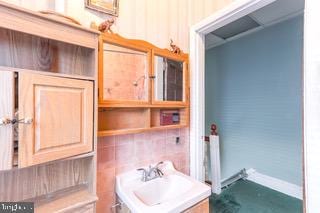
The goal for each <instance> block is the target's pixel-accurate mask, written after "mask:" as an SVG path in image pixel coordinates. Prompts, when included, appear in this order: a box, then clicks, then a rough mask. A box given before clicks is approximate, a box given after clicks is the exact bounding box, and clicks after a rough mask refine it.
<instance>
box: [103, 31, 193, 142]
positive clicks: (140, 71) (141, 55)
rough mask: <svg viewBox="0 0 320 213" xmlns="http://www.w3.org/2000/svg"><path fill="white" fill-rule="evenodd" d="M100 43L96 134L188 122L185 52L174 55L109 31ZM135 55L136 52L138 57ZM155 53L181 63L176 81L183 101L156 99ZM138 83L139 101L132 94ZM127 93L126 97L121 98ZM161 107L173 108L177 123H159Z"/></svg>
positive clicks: (186, 62)
mask: <svg viewBox="0 0 320 213" xmlns="http://www.w3.org/2000/svg"><path fill="white" fill-rule="evenodd" d="M99 46H100V48H99V115H98V130H99V131H98V136H99V137H104V136H110V135H121V134H132V133H141V132H147V131H156V130H165V129H175V128H182V127H187V126H188V125H189V70H188V55H187V54H184V53H180V54H175V53H173V52H171V51H169V50H167V49H160V48H158V47H156V46H154V45H153V44H151V43H148V42H146V41H141V40H130V39H126V38H123V37H121V36H119V35H117V34H113V33H108V32H106V33H102V34H101V36H100V44H99ZM119 50H121V51H119ZM117 51H118V52H117ZM134 54H137V57H135V56H134ZM156 56H160V57H164V58H167V59H168V60H169V59H170V60H172V61H178V63H181V65H182V69H181V71H180V73H182V74H181V75H180V78H179V80H180V82H181V81H182V82H181V83H180V88H182V91H181V90H180V93H179V94H182V95H180V97H181V96H182V100H179V101H160V100H156V99H157V98H156V97H155V94H154V93H155V91H156V85H155V78H156V73H155V72H156V71H155V69H156V68H155V63H156V62H155V61H156V58H155V57H156ZM134 60H137V61H134ZM134 64H138V65H137V66H134ZM143 64H144V65H145V66H143ZM141 76H142V77H141ZM161 84H162V83H160V85H159V86H160V87H161ZM146 85H147V87H146ZM139 86H140V91H139V90H138V91H139V92H140V94H143V97H144V98H143V99H142V100H139V99H138V98H137V97H138V96H136V95H134V94H135V91H137V89H138V88H139ZM178 88H179V87H178ZM157 89H158V90H159V89H160V88H159V87H158V88H157ZM126 91H129V92H128V94H123V93H126ZM159 91H161V89H160V90H159ZM118 93H121V96H120V97H122V99H120V100H119V99H116V98H118V97H119V96H118V95H117V94H118ZM138 94H139V93H138ZM126 96H128V97H127V98H124V97H126ZM146 96H147V97H148V98H147V99H146V98H145V97H146ZM162 110H174V111H176V112H177V113H178V114H179V117H180V120H179V122H176V123H171V124H170V125H165V123H161V122H160V120H161V116H160V112H161V111H162Z"/></svg>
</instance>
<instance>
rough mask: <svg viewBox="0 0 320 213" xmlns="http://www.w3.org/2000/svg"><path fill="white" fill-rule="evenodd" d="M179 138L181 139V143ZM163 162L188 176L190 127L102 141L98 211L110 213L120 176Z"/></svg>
mask: <svg viewBox="0 0 320 213" xmlns="http://www.w3.org/2000/svg"><path fill="white" fill-rule="evenodd" d="M176 137H179V138H180V142H179V143H178V144H176ZM164 160H171V161H172V162H173V163H174V165H175V167H176V168H177V169H178V170H180V171H182V172H184V173H186V174H189V129H188V128H183V129H173V130H164V131H154V132H147V133H140V134H130V135H119V136H110V137H103V138H99V142H98V174H97V194H98V197H99V201H98V203H97V212H98V213H105V212H111V210H110V206H112V205H113V204H114V203H115V176H116V175H117V174H119V173H122V172H125V171H128V170H132V169H135V168H138V167H141V166H146V165H149V164H151V163H157V162H159V161H164Z"/></svg>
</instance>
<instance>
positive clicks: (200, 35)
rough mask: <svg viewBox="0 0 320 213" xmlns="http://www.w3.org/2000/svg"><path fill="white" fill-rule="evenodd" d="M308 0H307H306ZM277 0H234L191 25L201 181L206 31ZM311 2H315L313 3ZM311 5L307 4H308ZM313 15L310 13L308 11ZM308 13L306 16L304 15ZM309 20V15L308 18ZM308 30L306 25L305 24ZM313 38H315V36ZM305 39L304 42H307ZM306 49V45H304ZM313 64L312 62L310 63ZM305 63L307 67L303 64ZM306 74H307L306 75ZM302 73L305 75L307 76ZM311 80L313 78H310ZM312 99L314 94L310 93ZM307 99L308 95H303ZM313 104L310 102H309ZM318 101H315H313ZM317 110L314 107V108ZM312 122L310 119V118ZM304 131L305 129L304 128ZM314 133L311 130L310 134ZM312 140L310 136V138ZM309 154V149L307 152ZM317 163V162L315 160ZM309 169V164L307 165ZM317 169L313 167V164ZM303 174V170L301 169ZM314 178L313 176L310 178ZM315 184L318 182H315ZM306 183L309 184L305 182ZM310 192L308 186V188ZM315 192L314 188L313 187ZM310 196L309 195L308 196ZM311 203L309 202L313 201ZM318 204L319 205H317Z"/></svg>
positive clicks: (194, 159)
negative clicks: (234, 0)
mask: <svg viewBox="0 0 320 213" xmlns="http://www.w3.org/2000/svg"><path fill="white" fill-rule="evenodd" d="M307 1H308V0H307ZM273 2H274V1H271V0H270V1H263V0H262V1H253V0H252V1H236V2H234V3H232V4H231V5H230V6H229V7H227V8H226V9H224V10H222V11H219V12H217V13H216V14H214V15H213V16H211V17H208V18H207V19H205V20H203V21H202V22H200V23H198V24H196V25H194V26H193V27H192V28H191V35H190V39H191V43H190V62H191V71H192V77H191V80H192V81H191V83H192V86H191V105H192V106H191V107H192V109H191V135H190V138H191V144H190V145H191V147H190V148H191V165H190V166H191V175H192V176H193V177H195V178H197V179H198V180H202V181H204V180H205V167H204V166H203V162H204V158H205V145H204V143H203V136H204V135H205V129H206V126H205V122H204V120H205V118H206V117H205V98H204V94H205V93H204V91H205V86H204V82H205V73H204V70H205V61H204V57H205V37H206V35H207V34H209V33H211V32H213V31H215V30H217V29H219V28H221V27H223V26H225V25H227V24H230V23H232V22H234V21H236V20H238V19H240V18H242V17H244V16H247V15H249V14H251V13H253V12H255V11H257V10H259V9H261V8H263V7H265V6H267V5H269V4H271V3H273ZM310 4H312V3H310ZM307 5H308V4H307ZM315 6H320V5H319V4H318V5H316V4H315V5H313V7H311V6H310V5H309V7H306V9H307V11H308V8H310V9H311V8H313V9H314V7H315ZM308 15H309V16H311V14H308ZM312 15H313V16H312V17H313V18H314V17H316V14H315V12H314V13H312ZM305 16H306V15H305ZM309 19H310V17H309ZM305 29H306V27H305ZM313 38H314V37H313ZM304 42H305V41H304ZM310 47H311V46H310ZM304 50H305V47H304ZM304 52H305V53H306V51H304ZM310 63H311V62H310ZM304 66H306V65H305V64H304ZM304 75H305V74H304ZM304 75H303V76H304ZM310 80H311V79H310ZM304 82H306V78H304ZM302 87H303V88H304V96H305V95H306V86H305V85H302ZM308 97H309V98H311V96H308ZM304 98H305V99H306V97H304ZM305 103H306V102H305V101H304V113H303V114H304V115H305V116H306V115H309V116H310V117H311V114H308V112H307V111H306V106H305ZM309 103H311V102H309ZM312 104H315V103H312ZM314 110H315V109H314ZM309 121H310V120H309ZM303 123H304V126H306V119H304V120H303ZM314 124H315V123H314V122H313V123H311V125H314ZM301 131H302V130H301ZM309 134H311V133H309ZM301 135H303V136H304V141H305V144H304V147H306V138H307V137H306V129H304V134H303V133H302V134H301ZM309 138H310V139H312V138H311V137H309ZM305 154H306V151H305ZM304 159H306V160H305V162H303V164H304V166H305V168H306V167H307V166H308V165H307V163H308V162H309V163H310V164H309V165H311V164H312V162H311V161H308V157H306V156H305V158H304ZM313 163H315V162H313ZM308 167H309V168H310V166H308ZM311 168H313V169H314V167H311ZM301 173H302V172H301ZM303 174H304V176H305V180H308V177H307V176H306V175H305V174H306V173H303ZM311 180H314V179H311ZM313 183H315V181H314V182H313ZM306 185H307V184H306ZM305 190H306V192H307V187H306V189H305ZM313 191H315V190H313ZM306 195H307V196H306V197H307V199H305V201H306V204H305V208H306V209H308V206H309V209H308V211H307V210H306V209H305V210H306V212H312V209H313V208H314V207H316V206H317V205H316V204H315V202H312V201H315V200H313V199H312V198H315V197H313V196H312V195H311V194H308V193H306ZM308 195H309V196H308ZM308 197H309V199H310V201H311V203H312V205H307V203H308V202H307V200H308ZM311 203H310V204H311ZM317 207H318V206H317ZM317 209H318V208H317Z"/></svg>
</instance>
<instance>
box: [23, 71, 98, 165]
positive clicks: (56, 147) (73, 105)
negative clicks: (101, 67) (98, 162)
mask: <svg viewBox="0 0 320 213" xmlns="http://www.w3.org/2000/svg"><path fill="white" fill-rule="evenodd" d="M18 79H19V118H27V119H28V118H31V119H32V120H33V123H31V124H21V125H19V167H26V166H31V165H35V164H39V163H44V162H48V161H53V160H57V159H62V158H66V157H70V156H74V155H78V154H82V153H86V152H90V151H92V149H93V147H92V146H93V82H92V81H86V80H76V79H69V78H60V77H52V76H45V75H37V74H26V73H20V74H19V76H18Z"/></svg>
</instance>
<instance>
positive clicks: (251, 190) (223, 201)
mask: <svg viewBox="0 0 320 213" xmlns="http://www.w3.org/2000/svg"><path fill="white" fill-rule="evenodd" d="M210 212H211V213H302V201H301V200H299V199H296V198H294V197H290V196H288V195H285V194H283V193H280V192H277V191H275V190H272V189H269V188H267V187H264V186H262V185H259V184H256V183H253V182H251V181H248V180H240V181H237V182H236V183H234V184H232V185H231V186H229V187H228V188H226V189H224V190H223V192H222V193H221V194H220V195H218V196H215V195H212V196H211V197H210Z"/></svg>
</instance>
